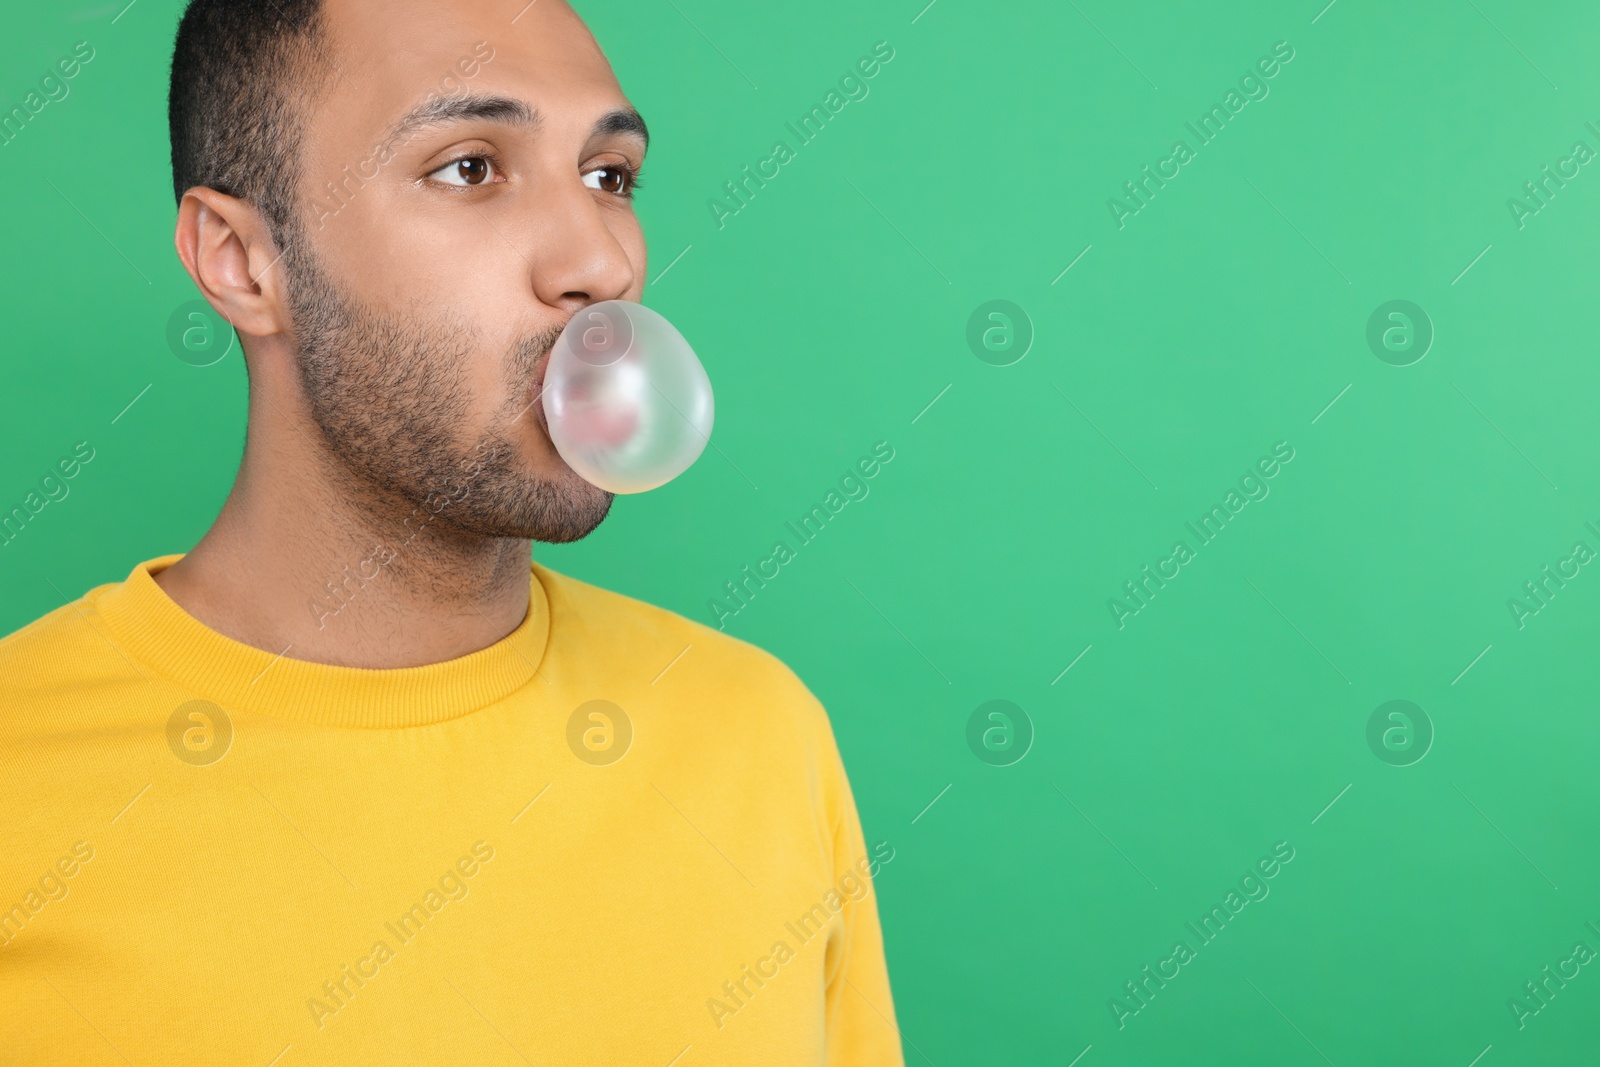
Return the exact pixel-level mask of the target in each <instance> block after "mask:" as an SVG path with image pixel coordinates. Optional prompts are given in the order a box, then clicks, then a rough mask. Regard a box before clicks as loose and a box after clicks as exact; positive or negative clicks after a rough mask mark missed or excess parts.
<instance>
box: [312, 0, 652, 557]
mask: <svg viewBox="0 0 1600 1067" xmlns="http://www.w3.org/2000/svg"><path fill="white" fill-rule="evenodd" d="M519 6H520V5H519V4H517V3H509V4H508V3H506V2H504V0H492V2H491V0H454V2H452V3H449V4H442V3H438V2H437V0H325V6H324V15H325V19H326V26H327V32H326V34H325V35H324V38H323V40H322V42H321V46H320V47H321V51H322V53H323V57H324V59H323V61H324V62H326V63H328V64H329V65H330V66H331V67H332V68H334V69H333V70H332V71H330V72H329V73H328V74H327V75H326V80H325V82H324V87H323V89H322V91H321V93H320V95H319V96H318V97H317V99H316V101H315V102H314V103H313V104H312V105H311V106H310V107H309V108H308V110H307V111H306V112H305V115H304V120H303V121H304V125H303V131H304V133H303V141H302V145H301V150H300V156H299V158H300V167H301V186H300V210H299V212H298V218H299V223H298V226H297V227H295V229H296V230H297V231H298V232H292V233H290V234H287V235H286V236H285V244H286V246H287V247H286V249H285V251H284V257H283V267H284V269H285V270H286V272H287V278H288V298H289V302H290V306H291V313H292V317H293V321H294V331H295V340H296V344H297V347H298V349H299V353H300V358H301V378H302V381H303V383H304V385H305V389H306V393H307V396H308V401H309V404H310V407H311V410H312V413H313V415H314V416H315V417H316V419H317V422H318V423H319V425H320V427H321V429H322V432H323V435H324V437H325V439H326V441H327V443H328V445H329V448H330V451H331V452H332V454H333V456H334V459H335V461H336V462H337V463H338V465H339V466H340V468H342V474H347V475H352V476H354V477H355V479H357V481H358V483H359V484H360V485H362V486H370V487H375V488H376V489H378V490H380V491H381V492H383V493H384V494H386V495H388V496H389V497H391V498H396V499H398V500H400V501H402V502H411V503H413V504H416V505H419V506H420V505H422V504H423V502H424V500H425V498H427V497H428V494H430V493H433V494H437V495H436V496H435V497H434V498H433V501H432V503H431V505H430V506H429V507H428V509H427V510H428V511H429V512H430V513H431V512H433V511H435V510H437V509H438V507H439V502H440V500H441V498H448V499H449V500H450V503H449V504H448V505H447V506H445V507H444V508H443V510H442V511H439V513H438V515H437V518H436V520H434V521H437V522H441V523H444V524H447V525H449V526H452V527H455V528H458V529H462V530H467V531H471V532H473V533H477V534H482V535H489V536H497V537H531V538H534V539H536V540H542V541H570V540H575V539H576V538H579V537H582V536H584V535H585V534H587V533H588V532H589V531H590V530H592V529H593V528H594V527H595V526H596V525H598V524H599V523H600V521H601V520H602V519H603V518H604V517H605V514H606V511H607V510H608V509H609V507H610V503H611V494H610V493H607V492H605V491H604V490H601V489H598V488H596V487H594V486H592V485H590V484H588V483H587V482H585V481H583V480H582V479H581V478H579V477H578V475H577V474H575V473H574V472H573V471H572V470H571V468H569V467H568V466H567V464H566V463H565V462H563V461H562V459H561V457H560V456H559V455H558V454H557V453H556V451H555V448H554V446H553V445H552V444H551V442H550V438H549V435H548V432H547V430H546V426H545V422H544V409H543V405H542V404H541V403H539V402H538V397H539V385H540V382H541V380H542V377H543V372H544V362H545V358H546V357H547V355H548V353H549V350H550V346H551V344H552V343H553V342H554V341H555V338H556V336H557V334H559V332H560V330H561V328H562V326H564V325H565V323H566V322H567V320H568V319H569V318H570V317H571V316H572V315H573V314H574V313H575V312H577V311H578V310H579V309H580V308H582V307H584V306H585V305H587V304H590V303H594V302H596V301H600V300H608V299H624V300H634V301H637V300H638V299H639V298H640V296H641V294H642V292H643V288H644V278H645V246H644V237H643V234H642V233H641V231H640V228H639V222H638V219H637V218H636V217H635V215H634V212H633V204H632V201H631V199H630V197H629V195H628V194H629V193H630V192H631V187H632V174H633V173H634V172H636V171H637V169H638V168H639V166H640V165H641V164H642V163H643V158H644V150H645V140H644V137H643V135H642V133H641V132H639V131H638V130H637V129H634V128H633V127H635V126H636V125H637V122H636V119H635V117H634V116H633V113H632V109H631V107H630V105H629V104H628V101H627V99H626V98H625V97H624V96H623V94H622V90H621V88H620V87H619V86H618V84H617V81H616V79H615V77H614V76H613V75H612V72H611V68H610V65H609V64H608V63H607V62H606V59H605V57H604V55H603V54H602V53H601V52H600V49H599V47H598V46H597V45H596V44H595V43H594V41H593V39H592V38H591V37H590V36H589V33H588V31H587V29H586V28H585V27H584V26H583V24H582V23H581V22H580V21H579V19H578V18H577V16H576V15H575V14H574V13H573V12H572V11H571V10H570V9H568V8H567V7H565V6H564V5H563V4H562V3H561V2H560V0H536V2H535V3H533V4H531V5H529V6H528V7H526V8H524V9H523V10H522V11H521V13H520V14H518V10H517V9H518V7H519ZM513 18H514V19H515V21H513ZM316 61H317V60H313V62H316ZM419 108H420V109H423V113H419V111H418V109H419ZM408 117H409V119H410V120H411V122H410V124H409V125H406V126H404V127H403V128H402V126H401V124H405V123H406V122H407V119H408ZM329 183H332V184H331V186H330V184H329Z"/></svg>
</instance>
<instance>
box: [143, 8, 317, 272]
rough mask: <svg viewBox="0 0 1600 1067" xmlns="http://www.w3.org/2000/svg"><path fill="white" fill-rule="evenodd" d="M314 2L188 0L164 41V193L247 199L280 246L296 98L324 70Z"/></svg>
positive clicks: (298, 117) (289, 209) (292, 184)
mask: <svg viewBox="0 0 1600 1067" xmlns="http://www.w3.org/2000/svg"><path fill="white" fill-rule="evenodd" d="M323 31H324V23H323V13H322V3H321V0H191V2H190V3H189V5H188V7H187V8H186V9H185V10H184V13H183V18H182V19H181V20H180V21H179V23H178V33H177V39H176V40H175V41H174V42H173V47H172V71H171V81H170V85H169V88H168V95H167V125H168V132H169V134H170V136H171V139H172V192H173V196H174V198H175V199H176V200H177V201H178V202H179V203H182V201H183V194H184V192H185V190H187V189H190V188H192V187H194V186H196V185H203V186H206V187H208V188H211V189H215V190H217V191H218V192H220V193H226V194H228V195H229V196H233V197H238V198H239V199H241V200H247V201H249V202H250V203H252V204H254V205H255V206H256V208H257V209H258V210H259V211H261V213H262V214H263V215H264V216H265V217H266V220H267V224H268V226H269V227H270V228H271V230H272V235H273V238H274V239H275V240H277V241H278V243H279V244H280V245H282V244H283V243H284V237H285V235H286V234H290V233H293V232H296V228H297V218H296V215H295V196H294V191H295V188H296V185H297V183H298V179H299V174H300V170H299V160H298V154H299V146H300V139H301V138H300V135H301V127H302V121H303V117H304V110H305V105H306V104H307V102H308V101H310V100H311V99H313V98H314V96H315V94H316V93H317V91H318V89H319V88H320V86H321V85H322V83H323V81H324V80H325V79H326V77H327V76H328V72H329V71H330V70H331V69H332V68H331V66H330V64H329V63H328V62H327V61H326V59H325V58H323V57H322V56H321V54H320V51H321V42H322V37H323Z"/></svg>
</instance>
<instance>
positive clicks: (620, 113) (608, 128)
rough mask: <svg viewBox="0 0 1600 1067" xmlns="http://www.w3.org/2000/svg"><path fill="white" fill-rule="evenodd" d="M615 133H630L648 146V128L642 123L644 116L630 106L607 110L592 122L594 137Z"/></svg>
mask: <svg viewBox="0 0 1600 1067" xmlns="http://www.w3.org/2000/svg"><path fill="white" fill-rule="evenodd" d="M617 133H631V134H633V135H634V136H635V137H637V138H639V140H641V141H643V142H644V146H645V147H646V148H649V147H650V129H649V127H647V126H646V125H645V124H644V117H643V116H641V115H640V114H639V113H638V112H637V111H635V110H634V109H633V108H631V107H619V108H615V109H613V110H611V111H607V112H606V113H605V114H604V115H601V116H600V120H599V121H598V122H596V123H595V124H594V130H593V134H594V136H596V137H605V136H608V135H610V134H617Z"/></svg>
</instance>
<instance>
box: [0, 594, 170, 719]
mask: <svg viewBox="0 0 1600 1067" xmlns="http://www.w3.org/2000/svg"><path fill="white" fill-rule="evenodd" d="M106 588H109V586H97V587H96V588H94V589H92V590H90V591H89V592H88V593H86V594H84V595H83V596H81V597H79V598H77V599H76V600H73V601H71V602H69V603H66V604H62V605H61V606H60V607H58V608H55V609H54V610H52V611H49V612H46V613H45V614H44V615H41V616H40V617H38V618H37V619H34V620H33V621H32V622H30V623H28V624H27V625H25V626H23V627H22V628H20V629H18V630H15V631H13V632H12V633H10V634H7V635H6V636H5V637H3V638H0V737H4V736H7V735H9V734H11V733H12V732H13V730H15V729H20V728H22V727H23V726H24V724H28V723H33V724H35V725H37V722H38V719H37V715H36V714H35V713H39V712H43V711H46V710H50V709H59V708H60V707H61V706H62V704H63V702H62V697H63V696H68V695H82V694H85V693H89V692H109V691H111V690H114V689H115V688H116V687H119V686H126V685H128V684H130V683H142V682H143V681H145V679H143V678H141V676H140V674H139V671H138V669H137V668H135V667H134V666H133V664H132V663H130V662H129V661H128V659H127V657H126V656H124V655H123V654H122V653H121V652H119V651H118V649H117V647H116V646H115V645H114V644H112V643H111V637H110V635H109V634H108V633H107V630H106V624H105V621H104V619H102V618H99V611H98V609H97V606H96V600H97V598H98V595H99V594H100V593H101V592H102V591H103V590H104V589H106Z"/></svg>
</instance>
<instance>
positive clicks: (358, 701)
mask: <svg viewBox="0 0 1600 1067" xmlns="http://www.w3.org/2000/svg"><path fill="white" fill-rule="evenodd" d="M179 558H180V556H178V555H169V556H162V557H159V558H157V559H153V560H148V561H146V562H144V563H141V564H139V566H137V567H136V568H134V570H133V572H132V573H131V574H130V575H129V577H128V579H127V580H126V581H124V582H119V583H113V584H107V585H102V586H99V587H97V588H95V589H93V590H91V591H90V592H89V593H87V594H85V595H84V596H83V597H82V598H80V599H79V600H77V601H76V602H74V603H72V604H68V605H66V606H64V607H62V608H59V609H58V610H56V611H54V612H51V613H50V614H49V615H46V616H45V617H44V618H42V619H39V620H38V621H36V622H34V623H32V624H31V625H29V626H27V627H25V628H24V629H22V630H20V631H18V632H17V633H15V634H12V635H11V636H10V637H8V638H6V639H5V640H4V641H3V642H0V1063H3V1064H11V1063H17V1064H24V1063H26V1064H35V1063H38V1064H44V1063H50V1064H57V1063H60V1064H67V1063H70V1064H75V1065H77V1064H84V1065H90V1064H118V1065H125V1064H128V1063H133V1064H138V1065H139V1067H147V1065H148V1067H153V1065H170V1064H230V1065H237V1064H254V1065H258V1067H269V1065H270V1067H298V1065H301V1064H344V1065H351V1067H354V1065H357V1064H396V1065H401V1064H403V1065H411V1064H427V1065H447V1064H474V1065H481V1064H508V1065H509V1064H524V1063H526V1064H538V1065H540V1067H544V1065H547V1064H548V1065H582V1064H593V1065H596V1067H598V1065H607V1067H610V1065H618V1064H635V1065H645V1067H652V1065H653V1067H696V1065H709V1064H741V1065H751V1067H787V1065H790V1064H826V1065H830V1067H831V1065H845V1064H872V1065H883V1064H901V1063H903V1060H902V1057H901V1051H900V1037H899V1032H898V1030H897V1029H896V1023H895V1014H894V1006H893V1003H892V1000H891V997H890V990H889V979H888V973H887V969H886V966H885V962H884V953H883V942H882V935H881V933H880V928H879V924H878V913H877V905H876V898H875V895H874V894H873V893H872V882H871V876H872V875H873V874H876V873H877V872H878V870H879V869H880V868H881V866H882V865H883V864H885V863H888V862H890V861H892V860H893V858H894V849H893V846H892V844H890V843H889V842H887V841H884V842H878V843H876V844H874V845H873V847H872V848H870V849H869V848H868V847H867V846H866V844H865V842H864V841H863V838H862V833H861V827H860V822H859V818H858V816H857V813H856V808H855V803H854V800H853V798H852V796H851V792H850V786H849V783H848V781H847V780H846V778H845V772H844V767H843V765H842V763H841V762H840V758H839V753H838V749H837V747H836V745H835V743H834V738H833V733H832V730H831V728H830V726H829V723H828V718H827V715H826V713H825V711H824V710H823V708H822V706H821V705H820V704H819V703H818V702H817V700H816V699H815V697H813V696H812V694H811V693H810V692H809V691H808V690H807V689H806V687H805V686H804V685H803V684H802V683H801V682H800V681H799V679H798V678H796V677H795V675H794V674H793V673H792V672H791V671H789V669H788V668H787V667H785V666H784V665H783V664H782V663H781V662H779V661H778V660H777V659H776V658H774V657H773V656H771V655H769V654H767V653H765V652H762V651H761V650H759V649H757V648H754V647H753V646H751V645H748V644H745V643H743V642H741V641H738V640H736V639H734V638H731V637H729V636H727V635H726V634H722V633H719V632H717V631H715V630H712V629H710V628H709V627H706V626H702V625H700V624H699V623H695V622H691V621H689V620H687V619H684V618H682V617H681V616H678V615H675V614H673V613H671V612H669V611H665V610H662V609H659V608H655V607H651V606H650V605H647V604H644V603H641V602H639V601H636V600H632V599H630V598H628V597H624V596H620V595H618V594H615V593H611V592H607V591H605V590H603V589H599V588H596V587H594V586H591V585H587V584H585V583H583V582H579V581H577V580H575V579H572V578H568V577H565V576H563V575H560V574H557V573H555V572H554V571H551V570H549V569H548V568H546V567H543V566H541V565H539V564H537V563H535V564H533V565H532V568H531V582H530V586H531V590H532V600H531V606H530V609H529V612H528V615H527V618H526V619H525V620H524V621H523V622H522V624H521V625H520V626H519V627H518V628H517V629H516V630H515V631H514V632H512V633H511V634H510V635H509V636H507V637H506V638H504V639H503V640H501V641H499V642H497V643H495V644H494V645H491V646H490V647H488V648H485V649H482V650H480V651H478V652H474V653H472V654H470V655H467V656H463V657H461V658H459V659H454V660H450V661H447V662H444V663H436V664H430V665H427V666H423V667H407V668H401V669H395V670H366V669H359V668H347V667H332V666H327V665H324V664H316V663H310V662H306V661H304V660H296V659H293V658H291V657H289V656H275V655H274V654H273V653H271V652H265V651H262V650H260V649H256V648H252V647H250V646H248V645H244V644H241V643H239V642H237V641H234V640H232V639H230V638H227V637H224V636H223V635H221V634H218V633H217V632H215V631H213V630H210V629H208V628H207V627H206V626H204V625H203V624H201V623H200V622H199V621H197V620H196V619H194V618H193V617H192V616H190V615H188V614H187V613H186V612H184V611H183V609H182V608H180V607H179V606H178V605H177V604H176V603H175V602H174V601H172V600H171V599H170V598H169V597H168V596H167V595H166V594H165V593H164V592H163V591H162V590H161V588H160V586H158V585H157V584H156V583H155V581H154V580H153V579H152V577H151V575H152V574H154V573H157V572H159V571H160V570H161V569H162V568H164V567H166V566H168V565H170V564H171V563H173V562H175V561H176V560H177V559H179ZM328 624H329V625H337V620H336V619H333V620H329V622H328Z"/></svg>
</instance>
